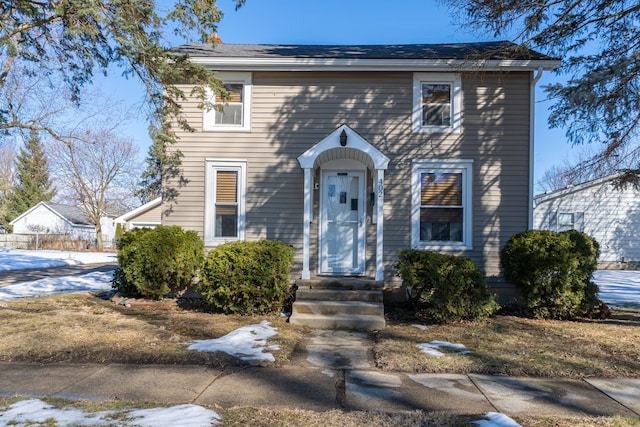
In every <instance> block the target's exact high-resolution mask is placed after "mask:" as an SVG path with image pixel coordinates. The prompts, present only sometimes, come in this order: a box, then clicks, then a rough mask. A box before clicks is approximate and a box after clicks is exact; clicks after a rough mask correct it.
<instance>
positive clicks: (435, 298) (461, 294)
mask: <svg viewBox="0 0 640 427" xmlns="http://www.w3.org/2000/svg"><path fill="white" fill-rule="evenodd" d="M395 267H396V269H397V271H398V275H399V276H400V277H402V280H403V282H404V285H405V286H406V287H408V288H410V289H411V294H410V302H411V303H412V306H413V307H414V308H416V309H420V310H423V311H424V312H425V313H426V314H427V315H428V316H429V318H430V319H431V320H433V321H436V322H455V321H461V320H472V321H476V320H482V319H484V318H487V317H489V316H491V315H492V314H493V313H495V312H496V311H497V310H498V309H499V308H500V307H499V306H498V304H497V303H496V302H495V300H494V298H493V295H491V291H490V290H489V287H488V286H487V284H486V281H485V279H484V275H483V274H482V273H481V272H480V270H479V269H478V267H477V265H476V264H475V262H473V261H472V260H471V259H469V258H465V257H458V256H453V255H446V254H442V253H439V252H433V251H424V250H416V249H405V250H401V251H400V253H399V254H398V262H397V264H396V266H395Z"/></svg>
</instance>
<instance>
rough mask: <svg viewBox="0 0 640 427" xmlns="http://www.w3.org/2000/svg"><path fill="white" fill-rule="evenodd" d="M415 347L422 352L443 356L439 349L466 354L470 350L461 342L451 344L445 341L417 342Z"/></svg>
mask: <svg viewBox="0 0 640 427" xmlns="http://www.w3.org/2000/svg"><path fill="white" fill-rule="evenodd" d="M417 347H418V348H419V349H420V351H422V352H423V353H427V354H428V355H430V356H436V357H440V356H444V353H443V352H441V351H440V349H444V350H448V351H449V352H451V353H455V354H468V353H470V351H469V350H468V349H467V347H465V346H464V345H463V344H452V343H450V342H447V341H429V342H426V343H422V344H418V345H417Z"/></svg>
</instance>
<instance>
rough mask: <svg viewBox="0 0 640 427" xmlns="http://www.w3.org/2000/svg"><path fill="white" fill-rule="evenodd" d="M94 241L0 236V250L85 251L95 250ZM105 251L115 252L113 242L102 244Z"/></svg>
mask: <svg viewBox="0 0 640 427" xmlns="http://www.w3.org/2000/svg"><path fill="white" fill-rule="evenodd" d="M96 244H97V242H96V241H95V239H79V238H74V237H72V236H70V235H68V234H38V235H36V234H0V248H15V249H56V250H64V251H86V250H90V249H95V248H96ZM103 246H104V249H105V250H110V249H113V250H115V243H114V242H113V241H110V240H109V241H107V240H105V241H104V242H103Z"/></svg>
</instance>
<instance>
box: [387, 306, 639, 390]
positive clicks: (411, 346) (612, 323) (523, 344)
mask: <svg viewBox="0 0 640 427" xmlns="http://www.w3.org/2000/svg"><path fill="white" fill-rule="evenodd" d="M433 340H438V341H447V342H451V343H459V344H464V345H465V346H466V347H467V348H468V349H469V350H470V351H471V352H470V353H469V354H466V355H460V354H455V353H450V354H446V355H445V356H444V357H433V356H429V355H427V354H425V353H422V352H421V351H420V350H419V349H418V348H417V344H419V343H425V342H429V341H433ZM374 352H375V358H376V361H377V364H378V367H379V368H381V369H385V370H389V371H405V372H431V373H438V372H448V373H482V374H500V375H513V376H535V377H566V378H579V377H591V376H598V377H635V378H638V377H640V312H614V313H613V316H612V318H610V319H606V320H591V319H585V320H581V321H554V320H535V319H527V318H521V317H514V316H495V317H493V318H491V319H488V320H486V321H484V322H478V323H453V324H446V325H427V330H420V329H418V328H415V327H411V326H409V325H408V324H407V323H400V322H389V325H388V326H387V328H385V329H384V330H382V331H380V332H378V333H377V335H376V345H375V348H374Z"/></svg>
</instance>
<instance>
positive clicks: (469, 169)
mask: <svg viewBox="0 0 640 427" xmlns="http://www.w3.org/2000/svg"><path fill="white" fill-rule="evenodd" d="M424 172H427V173H429V172H438V173H462V227H463V235H462V242H460V243H456V242H440V241H431V242H422V241H420V174H421V173H424ZM472 205H473V160H469V159H460V160H422V159H419V160H414V161H413V164H412V167H411V208H412V209H411V247H412V248H414V249H434V250H462V249H463V250H470V249H473V241H472V237H473V210H472Z"/></svg>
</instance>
